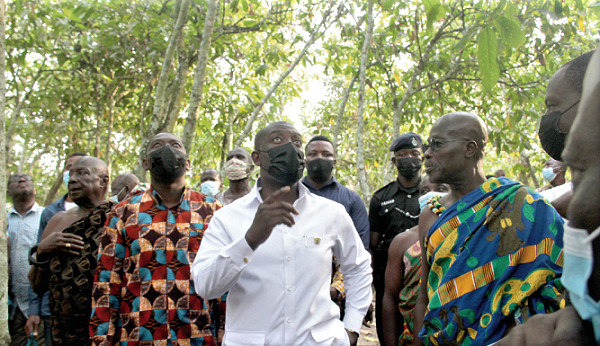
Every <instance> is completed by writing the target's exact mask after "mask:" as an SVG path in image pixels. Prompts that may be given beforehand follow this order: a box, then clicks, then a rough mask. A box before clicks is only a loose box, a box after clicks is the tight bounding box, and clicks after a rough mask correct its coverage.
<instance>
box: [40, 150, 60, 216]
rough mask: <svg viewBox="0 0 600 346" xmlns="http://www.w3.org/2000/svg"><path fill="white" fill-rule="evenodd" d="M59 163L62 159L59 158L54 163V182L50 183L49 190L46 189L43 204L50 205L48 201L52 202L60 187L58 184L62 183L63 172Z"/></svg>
mask: <svg viewBox="0 0 600 346" xmlns="http://www.w3.org/2000/svg"><path fill="white" fill-rule="evenodd" d="M61 163H62V161H60V160H59V161H58V162H57V163H56V179H55V180H54V184H52V187H51V188H50V191H48V194H47V195H46V199H45V200H44V206H48V205H50V203H52V202H54V198H55V197H56V193H57V192H58V190H59V189H60V184H62V183H63V172H62V169H61V167H62V165H61Z"/></svg>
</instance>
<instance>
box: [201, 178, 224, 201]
mask: <svg viewBox="0 0 600 346" xmlns="http://www.w3.org/2000/svg"><path fill="white" fill-rule="evenodd" d="M219 185H220V184H219V183H217V182H216V181H205V182H203V183H202V184H201V185H200V187H201V189H202V190H200V192H202V193H203V194H205V195H207V196H210V197H215V196H216V195H217V193H219Z"/></svg>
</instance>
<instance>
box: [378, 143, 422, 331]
mask: <svg viewBox="0 0 600 346" xmlns="http://www.w3.org/2000/svg"><path fill="white" fill-rule="evenodd" d="M422 145H423V141H422V140H421V137H419V135H417V134H415V133H412V132H409V133H405V134H403V135H400V136H399V137H398V138H396V140H394V142H393V143H392V145H391V146H390V151H398V150H401V149H415V148H421V147H422ZM420 183H421V181H420V180H419V184H417V185H416V186H413V187H409V188H406V187H404V186H402V184H400V183H399V182H398V180H397V179H396V180H394V181H393V182H391V183H389V184H387V185H386V186H384V187H382V188H381V189H379V190H377V191H376V192H375V193H374V194H373V197H372V198H371V204H370V206H369V224H370V228H371V233H373V232H375V233H379V234H380V238H379V242H378V243H377V246H376V248H375V251H374V254H373V257H374V258H373V261H374V270H373V284H374V286H375V291H376V293H377V295H376V298H377V301H376V304H377V306H376V308H375V311H376V312H377V311H378V312H377V318H381V302H382V301H383V291H384V283H385V268H386V265H387V259H388V248H389V247H390V244H391V243H392V240H393V239H394V237H395V236H396V235H398V234H399V233H402V232H404V231H406V230H407V229H410V228H412V227H414V226H416V225H417V224H418V222H419V214H420V208H419V185H420ZM377 322H378V323H377V326H378V327H379V326H380V325H381V326H383V324H382V322H381V321H379V320H378V321H377ZM381 328H383V327H381ZM377 329H378V334H380V333H382V332H381V331H379V329H380V328H377ZM382 339H383V335H379V340H382Z"/></svg>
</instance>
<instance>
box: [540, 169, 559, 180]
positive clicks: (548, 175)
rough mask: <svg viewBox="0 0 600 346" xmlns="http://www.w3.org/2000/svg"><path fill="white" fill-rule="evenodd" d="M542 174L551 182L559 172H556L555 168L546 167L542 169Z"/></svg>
mask: <svg viewBox="0 0 600 346" xmlns="http://www.w3.org/2000/svg"><path fill="white" fill-rule="evenodd" d="M542 175H543V176H544V180H546V181H547V182H551V181H552V180H554V178H556V176H557V175H558V174H556V173H554V168H552V167H546V168H543V169H542Z"/></svg>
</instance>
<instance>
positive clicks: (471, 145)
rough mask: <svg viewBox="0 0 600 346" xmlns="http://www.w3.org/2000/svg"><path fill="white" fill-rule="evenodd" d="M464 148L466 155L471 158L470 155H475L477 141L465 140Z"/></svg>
mask: <svg viewBox="0 0 600 346" xmlns="http://www.w3.org/2000/svg"><path fill="white" fill-rule="evenodd" d="M466 148H467V150H466V152H465V156H466V157H468V158H471V157H476V156H477V148H478V145H477V142H475V141H469V142H467V145H466Z"/></svg>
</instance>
